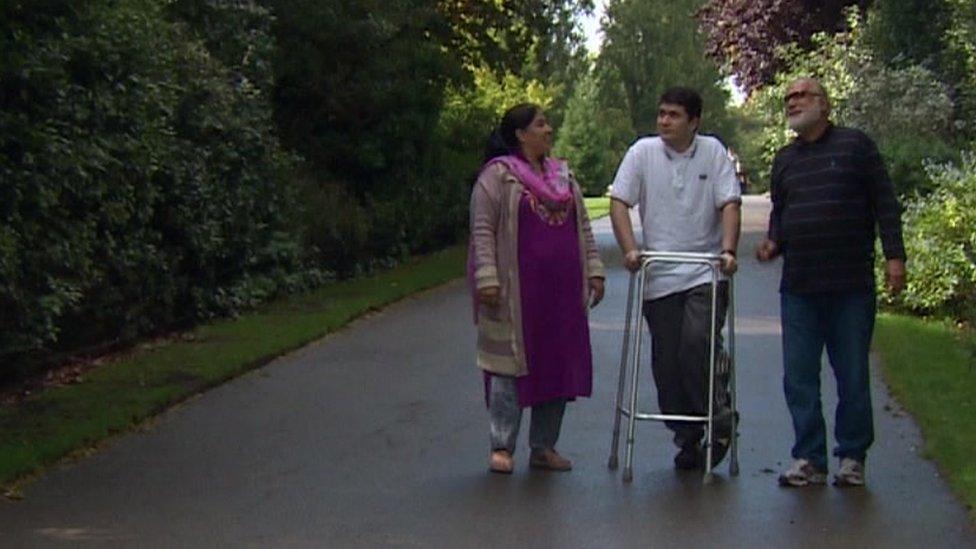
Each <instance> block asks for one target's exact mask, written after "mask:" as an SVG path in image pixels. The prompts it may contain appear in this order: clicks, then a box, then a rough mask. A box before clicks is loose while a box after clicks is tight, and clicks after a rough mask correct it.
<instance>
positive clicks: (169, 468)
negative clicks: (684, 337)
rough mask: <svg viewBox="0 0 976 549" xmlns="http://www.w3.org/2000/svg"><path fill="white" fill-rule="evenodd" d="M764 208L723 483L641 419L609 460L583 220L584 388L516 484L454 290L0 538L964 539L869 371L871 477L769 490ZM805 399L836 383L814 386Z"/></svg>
mask: <svg viewBox="0 0 976 549" xmlns="http://www.w3.org/2000/svg"><path fill="white" fill-rule="evenodd" d="M765 208H766V203H765V202H763V201H762V200H759V199H752V200H749V201H748V202H747V208H746V211H747V215H746V230H747V231H750V232H749V233H748V234H747V235H746V237H745V241H744V242H743V245H742V252H743V253H742V254H741V255H742V256H743V257H742V259H743V265H742V270H741V274H740V276H739V279H738V326H739V339H738V342H739V347H738V353H739V387H740V401H741V404H740V409H741V411H742V416H743V423H742V426H741V435H742V436H741V439H740V440H741V463H742V474H741V476H739V477H736V478H730V477H728V474H727V467H725V466H724V465H723V467H722V468H720V469H719V473H720V474H719V476H718V478H717V481H716V483H715V484H714V485H712V486H707V487H703V486H702V485H701V483H700V477H699V476H698V475H696V474H683V473H682V474H679V473H677V472H675V471H674V470H673V469H672V466H671V458H672V453H673V450H672V448H671V446H670V442H669V436H668V434H667V431H665V429H664V428H663V426H661V425H659V424H648V423H644V424H641V425H639V426H638V439H637V442H638V448H637V450H638V454H637V460H636V465H635V475H634V482H633V483H632V484H630V485H625V484H623V483H622V482H621V480H620V473H619V471H618V472H611V471H608V470H607V468H606V459H607V453H608V446H609V440H610V426H611V417H612V416H611V408H612V395H613V392H614V389H615V383H616V369H617V365H618V360H619V345H620V337H621V329H622V324H623V322H622V318H623V310H624V300H625V299H626V295H625V294H626V281H627V279H626V274H625V273H624V272H623V271H622V270H621V269H620V267H619V265H620V258H619V254H617V253H616V247H615V245H614V244H613V237H612V234H611V233H610V229H609V224H608V222H607V221H606V220H602V221H601V222H598V223H597V224H596V230H597V232H598V239H599V243H600V246H601V247H602V249H603V252H604V258H605V260H606V262H607V264H608V266H609V267H611V271H610V274H609V276H610V279H609V285H608V288H609V291H608V295H607V299H606V301H605V302H604V303H603V304H601V305H600V307H598V308H597V309H596V310H595V312H594V315H593V317H592V331H593V344H594V345H593V349H594V359H595V379H594V395H593V398H591V399H584V400H580V401H578V402H576V403H573V404H571V405H570V407H569V410H568V412H567V417H566V421H565V423H564V430H563V436H562V439H561V441H560V444H559V447H560V450H561V451H562V452H563V453H565V454H566V455H567V456H568V457H570V458H571V459H573V461H574V463H575V469H574V470H573V471H572V472H571V473H568V474H552V473H549V474H547V473H538V472H531V471H529V470H528V469H527V468H526V462H527V452H526V450H525V445H524V440H525V439H524V436H525V435H524V434H523V438H522V440H521V441H520V442H521V443H522V446H521V448H520V449H519V453H518V455H517V460H518V461H517V470H516V472H515V474H514V475H512V476H511V477H503V476H495V475H489V474H487V473H486V469H485V468H486V463H487V461H486V460H487V453H488V448H487V425H486V414H485V410H484V405H483V401H482V393H481V392H482V385H481V379H480V376H479V375H478V374H477V372H476V371H475V369H474V367H473V364H472V349H473V346H474V337H473V336H474V331H473V328H472V326H471V324H470V320H469V319H470V311H469V301H468V298H467V296H466V294H465V289H464V286H463V284H462V283H461V282H460V281H458V282H454V283H451V284H448V285H446V286H444V287H441V288H439V289H437V290H434V291H431V292H427V293H424V294H422V295H419V296H416V297H415V298H411V299H408V300H405V301H403V302H401V303H398V304H396V305H394V306H392V307H390V308H388V309H387V310H385V311H384V312H382V313H380V314H376V315H373V316H371V317H369V318H366V319H363V320H361V321H359V322H356V323H355V324H354V325H352V326H351V327H350V328H349V329H347V330H344V331H342V332H341V333H338V334H335V335H333V336H331V337H328V338H326V339H324V340H322V341H320V342H318V343H316V344H313V345H311V346H309V347H307V348H305V349H303V350H301V351H299V352H296V353H294V354H291V355H289V356H287V357H284V358H282V359H280V360H278V361H275V362H274V363H272V364H270V365H269V366H267V367H265V368H263V369H261V370H260V371H257V372H254V373H253V374H250V375H247V376H245V377H243V378H240V379H238V380H236V381H233V382H231V383H228V384H227V385H225V386H222V387H220V388H218V389H215V390H213V391H211V392H209V393H207V394H206V395H204V396H202V397H201V398H198V399H194V400H192V401H190V402H188V403H186V404H185V405H183V406H181V407H179V408H177V409H175V410H173V411H171V412H169V413H166V414H164V415H163V416H162V417H161V418H160V419H159V420H158V421H157V422H156V423H155V424H154V425H153V426H152V427H151V428H149V429H146V430H145V431H144V432H141V433H136V434H132V435H129V436H125V437H123V438H121V439H120V440H118V441H116V442H114V443H113V444H111V445H110V446H109V448H107V449H106V450H105V451H103V452H101V453H99V454H98V455H95V456H92V457H89V458H86V459H84V460H82V461H80V462H78V463H76V464H72V465H69V466H66V467H64V468H61V469H59V470H55V471H52V472H51V473H50V474H48V475H46V476H45V477H44V478H42V479H41V480H40V481H38V482H36V483H35V484H33V485H31V486H29V487H28V488H27V490H26V493H25V496H26V499H25V500H23V501H20V502H10V501H2V502H0V546H2V547H5V548H6V547H47V546H53V547H58V546H63V545H66V544H79V545H82V546H85V547H88V546H92V547H95V546H125V547H140V548H142V547H228V546H238V545H244V546H255V547H279V546H298V547H504V546H508V545H511V546H522V547H559V548H562V547H635V548H637V547H640V548H644V547H681V548H687V547H717V546H726V547H728V546H731V547H744V546H760V544H761V546H771V547H926V548H927V549H934V548H937V547H976V532H974V530H973V528H972V526H971V525H970V522H969V519H968V518H967V515H966V512H965V510H964V509H963V508H962V506H961V505H959V504H958V503H957V502H956V501H955V500H954V499H953V497H952V496H951V494H950V493H949V491H948V490H947V489H946V487H945V485H944V483H943V482H942V481H941V480H940V479H939V476H938V474H937V472H936V468H935V467H934V465H933V464H932V463H930V462H928V461H925V460H923V459H921V458H920V457H919V456H918V447H919V437H918V433H917V430H916V428H915V427H914V425H913V424H912V422H911V421H910V420H909V419H908V418H907V417H906V416H905V415H904V414H902V413H901V412H899V411H898V407H897V405H895V404H894V403H893V402H891V400H890V399H889V398H888V396H887V395H886V393H885V390H884V388H883V387H882V384H881V383H880V381H879V380H878V377H875V380H876V383H875V397H876V399H875V408H876V410H877V415H876V423H877V427H878V443H877V444H876V446H875V448H874V451H873V452H872V453H871V455H870V459H869V463H868V466H869V468H868V480H869V483H870V484H869V487H868V488H866V489H863V490H840V489H837V488H834V487H823V488H814V489H808V490H800V491H797V490H785V489H781V488H779V487H777V486H776V482H775V480H776V476H775V472H777V471H779V470H780V469H782V468H783V467H784V466H786V465H787V464H788V457H789V456H788V452H789V446H790V442H791V434H790V432H791V431H790V426H789V421H788V417H787V412H786V407H785V403H784V401H783V397H782V393H781V389H780V371H781V367H780V347H779V326H778V313H777V299H778V298H777V294H776V285H777V280H778V265H776V266H762V267H761V266H759V265H757V264H756V263H755V262H754V261H752V260H750V259H749V254H748V251H749V250H751V249H752V247H753V246H754V244H755V242H756V239H757V238H758V231H760V230H761V227H762V225H763V217H764V215H765ZM651 385H652V383H650V382H649V378H648V383H647V384H646V386H647V387H648V388H649V387H650V386H651ZM824 387H825V391H826V393H827V394H830V393H831V392H833V390H834V389H833V384H832V382H831V381H830V380H829V378H828V377H827V376H825V378H824ZM651 398H652V397H651V396H650V395H648V396H647V397H646V398H645V402H653V400H649V399H651ZM826 406H827V409H828V410H832V409H833V406H834V401H833V399H832V398H828V401H827V403H826Z"/></svg>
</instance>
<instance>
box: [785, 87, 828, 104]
mask: <svg viewBox="0 0 976 549" xmlns="http://www.w3.org/2000/svg"><path fill="white" fill-rule="evenodd" d="M808 97H823V94H822V93H817V92H812V91H807V90H798V91H795V92H790V93H788V94H786V97H784V98H783V103H789V102H790V100H791V99H806V98H808Z"/></svg>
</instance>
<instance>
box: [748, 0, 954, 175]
mask: <svg viewBox="0 0 976 549" xmlns="http://www.w3.org/2000/svg"><path fill="white" fill-rule="evenodd" d="M849 17H850V19H849V22H848V28H849V29H850V30H848V31H847V32H843V33H837V34H825V33H821V34H818V35H816V36H815V37H814V38H813V47H812V49H811V50H809V51H805V50H802V49H801V48H799V47H797V46H795V45H794V46H789V47H785V48H782V51H781V53H780V55H781V56H782V58H783V59H785V60H787V62H788V66H789V67H790V69H789V70H786V71H783V72H780V73H779V74H778V75H777V79H776V82H775V83H774V84H772V85H769V86H766V87H764V88H762V89H760V90H759V91H758V92H757V93H755V94H754V95H753V97H752V98H750V107H749V108H750V109H751V111H752V114H753V115H754V116H756V117H758V119H759V120H761V122H762V123H761V126H762V128H763V129H762V130H761V136H760V137H759V140H758V141H759V142H760V143H761V145H760V147H761V160H760V162H759V166H760V170H759V171H760V183H766V182H768V175H769V166H770V164H771V162H772V157H773V155H775V153H776V151H777V150H778V149H779V148H780V147H782V146H783V145H785V144H786V143H788V142H789V141H790V140H791V139H792V138H793V133H792V132H791V131H790V130H789V129H788V128H787V126H786V122H785V116H784V110H783V95H784V94H785V91H786V87H787V86H788V85H789V83H790V82H792V81H793V80H794V79H796V78H799V77H802V76H814V77H817V78H819V79H820V81H821V82H822V83H823V85H824V87H825V88H826V89H827V90H828V92H829V94H830V99H831V105H832V119H833V120H834V121H836V122H838V123H840V124H845V125H848V126H853V127H857V128H860V129H862V130H864V131H866V132H868V134H869V135H871V136H872V137H873V138H874V139H875V140H876V141H877V142H878V146H879V148H880V150H881V153H882V156H883V157H884V159H885V161H886V163H887V165H888V170H889V172H890V175H891V178H892V180H893V181H894V183H895V186H896V188H897V189H898V191H899V192H900V193H907V192H911V191H914V190H919V191H925V190H927V189H929V188H930V180H929V178H928V177H927V175H926V174H925V171H924V169H923V161H924V160H926V159H931V160H936V161H947V160H952V159H955V158H956V154H955V149H954V147H953V145H952V142H953V138H952V127H951V115H952V110H953V109H952V99H951V98H950V96H949V91H948V89H947V87H946V86H945V85H943V84H942V83H940V82H939V80H938V79H937V78H936V77H935V75H934V74H933V73H932V72H931V71H929V70H928V69H926V68H924V67H921V66H917V65H913V66H909V67H905V68H892V67H888V66H886V65H885V64H884V63H882V62H881V61H880V60H878V59H877V58H876V56H875V54H874V52H873V50H871V49H870V48H869V47H868V46H867V43H866V41H865V38H864V28H863V25H862V20H861V18H860V16H858V15H857V13H856V12H849Z"/></svg>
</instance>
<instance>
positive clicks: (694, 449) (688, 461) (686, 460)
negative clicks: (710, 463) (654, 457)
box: [674, 442, 705, 471]
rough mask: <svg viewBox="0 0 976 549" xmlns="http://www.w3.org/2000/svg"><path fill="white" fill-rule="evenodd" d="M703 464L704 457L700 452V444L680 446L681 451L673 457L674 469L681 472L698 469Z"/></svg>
mask: <svg viewBox="0 0 976 549" xmlns="http://www.w3.org/2000/svg"><path fill="white" fill-rule="evenodd" d="M703 463H705V456H704V454H703V452H702V447H701V443H700V442H694V443H692V444H687V445H685V446H682V447H681V450H679V451H678V453H677V454H675V456H674V467H675V469H681V470H682V471H690V470H692V469H700V468H701V467H702V464H703Z"/></svg>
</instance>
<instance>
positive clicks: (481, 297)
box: [478, 286, 501, 307]
mask: <svg viewBox="0 0 976 549" xmlns="http://www.w3.org/2000/svg"><path fill="white" fill-rule="evenodd" d="M500 295H501V290H500V289H499V288H498V286H488V287H487V288H481V289H480V290H478V301H479V302H480V303H481V304H482V305H484V306H486V307H497V306H498V301H499V296H500Z"/></svg>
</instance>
